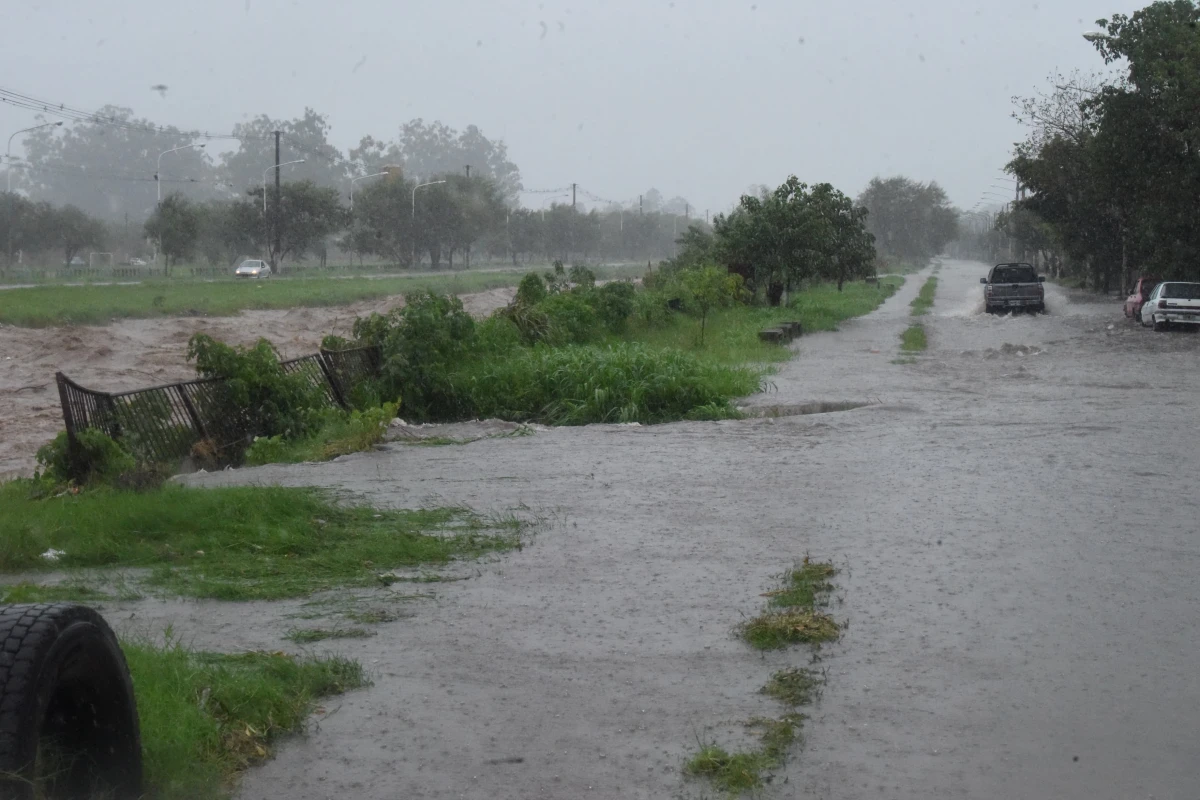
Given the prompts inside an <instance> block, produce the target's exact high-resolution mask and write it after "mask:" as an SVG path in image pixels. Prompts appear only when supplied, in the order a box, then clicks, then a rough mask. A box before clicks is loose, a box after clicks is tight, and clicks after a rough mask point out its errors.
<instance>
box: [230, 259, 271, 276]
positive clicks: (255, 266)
mask: <svg viewBox="0 0 1200 800" xmlns="http://www.w3.org/2000/svg"><path fill="white" fill-rule="evenodd" d="M233 274H234V275H236V276H238V277H239V278H269V277H271V265H270V264H268V263H267V262H265V261H262V260H259V259H254V258H248V259H246V260H245V261H243V262H242V263H240V264H238V268H237V269H235V270H234V271H233Z"/></svg>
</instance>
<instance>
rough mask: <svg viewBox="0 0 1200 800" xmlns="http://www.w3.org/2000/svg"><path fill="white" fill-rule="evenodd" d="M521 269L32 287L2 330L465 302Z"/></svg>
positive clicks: (0, 305) (0, 318)
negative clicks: (421, 298) (392, 302)
mask: <svg viewBox="0 0 1200 800" xmlns="http://www.w3.org/2000/svg"><path fill="white" fill-rule="evenodd" d="M643 271H644V268H642V267H640V266H638V267H622V268H612V269H608V270H605V269H601V270H599V271H598V277H602V278H608V277H631V276H634V275H641V274H642V272H643ZM525 272H526V270H525V269H524V268H519V269H515V270H511V271H504V272H471V271H463V272H455V273H452V274H448V275H421V276H408V277H405V276H402V275H399V276H395V277H386V278H365V277H361V278H330V277H311V278H309V277H305V278H300V277H296V278H292V277H281V278H271V279H269V280H264V281H245V280H242V281H238V280H233V279H220V280H213V281H199V280H176V279H163V278H157V279H154V280H148V281H146V282H145V283H140V284H136V285H132V286H102V285H92V286H61V285H59V286H54V285H48V286H37V287H32V288H26V289H8V290H5V292H4V294H3V296H0V323H4V324H7V325H18V326H21V327H29V328H39V327H45V326H48V325H71V324H75V325H85V324H86V325H95V324H104V323H107V322H110V321H112V320H114V319H121V318H130V317H178V316H228V315H231V314H235V313H237V312H238V311H241V310H243V309H255V308H297V307H302V306H337V305H346V304H349V303H355V302H359V301H361V300H372V299H379V298H383V297H388V296H391V295H397V294H404V293H406V292H414V291H418V290H428V291H435V292H441V293H451V294H463V293H466V292H480V291H485V290H487V289H495V288H499V287H505V286H516V285H517V283H518V282H519V281H520V280H521V277H522V276H523V275H524V274H525Z"/></svg>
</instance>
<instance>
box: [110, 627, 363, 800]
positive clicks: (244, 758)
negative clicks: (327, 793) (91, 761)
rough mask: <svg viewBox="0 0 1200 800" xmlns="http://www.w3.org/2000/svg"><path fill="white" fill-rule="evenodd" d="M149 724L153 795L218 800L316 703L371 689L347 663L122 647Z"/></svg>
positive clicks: (169, 645)
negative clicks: (344, 693) (364, 688)
mask: <svg viewBox="0 0 1200 800" xmlns="http://www.w3.org/2000/svg"><path fill="white" fill-rule="evenodd" d="M123 649H124V651H125V658H126V661H128V663H129V673H130V675H131V676H132V679H133V687H134V694H135V696H136V698H137V704H138V715H139V717H140V719H141V732H142V748H143V757H144V761H145V781H146V796H147V797H154V798H160V799H161V800H176V798H178V800H210V799H211V800H217V799H218V798H226V797H228V796H229V794H230V790H231V787H232V784H233V780H234V778H235V777H236V776H237V774H238V773H239V772H241V771H243V770H245V769H246V768H247V767H250V766H252V765H253V764H256V763H258V762H260V761H263V760H264V759H266V758H268V757H269V756H270V754H271V745H272V744H273V742H274V741H275V740H276V739H278V738H279V737H280V736H282V735H284V734H288V733H295V732H298V731H300V730H302V729H303V728H304V724H305V719H306V718H307V717H308V715H309V714H310V713H311V712H312V711H313V709H314V707H315V705H316V702H317V700H319V699H320V698H322V697H328V696H331V695H336V694H341V693H343V692H346V691H349V690H351V689H357V688H360V687H362V686H366V685H367V684H368V680H367V678H366V676H365V675H364V673H363V669H362V667H361V666H360V665H359V664H358V663H356V662H354V661H349V660H347V659H344V658H337V657H334V658H294V657H291V656H287V655H284V654H282V653H243V654H238V655H219V654H214V653H198V652H193V651H190V650H187V649H186V648H184V647H182V646H181V645H180V644H179V643H178V642H177V641H174V640H173V639H172V638H171V637H170V636H169V635H168V639H167V641H166V642H165V644H163V645H157V644H153V643H148V642H125V643H124V644H123Z"/></svg>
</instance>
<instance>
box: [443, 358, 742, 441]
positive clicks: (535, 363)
mask: <svg viewBox="0 0 1200 800" xmlns="http://www.w3.org/2000/svg"><path fill="white" fill-rule="evenodd" d="M454 382H455V386H456V389H457V392H458V393H459V394H460V395H461V396H462V397H464V398H468V399H469V407H470V408H472V409H473V410H474V412H475V414H476V415H478V416H480V417H497V418H500V419H509V420H514V421H518V422H524V421H535V422H543V423H546V424H551V425H584V424H588V423H593V422H641V423H657V422H667V421H671V420H676V419H682V418H684V417H686V416H687V415H688V414H689V413H691V412H693V411H695V410H697V409H705V412H706V413H707V414H708V415H709V416H716V415H717V413H718V412H721V413H723V414H724V415H725V416H734V415H735V414H736V412H735V411H734V409H733V408H732V407H731V406H730V405H729V401H730V400H731V399H732V398H735V397H741V396H744V395H747V394H751V393H753V392H755V391H757V390H758V388H759V379H758V377H757V375H756V374H755V372H753V371H752V370H749V369H744V368H730V367H722V366H719V365H715V364H709V363H705V362H703V361H700V360H699V359H697V358H696V357H695V356H692V355H689V354H686V353H682V352H679V351H677V350H652V349H650V348H647V347H645V346H643V345H638V344H618V345H614V346H612V347H594V346H593V347H588V346H568V347H560V348H553V349H552V348H545V347H537V348H532V349H531V348H521V349H519V350H516V351H513V352H512V353H511V354H510V355H509V357H507V358H504V359H501V360H498V361H493V360H478V361H474V362H471V363H470V364H467V365H465V366H464V367H463V368H462V369H460V370H459V371H457V372H456V373H455V375H454Z"/></svg>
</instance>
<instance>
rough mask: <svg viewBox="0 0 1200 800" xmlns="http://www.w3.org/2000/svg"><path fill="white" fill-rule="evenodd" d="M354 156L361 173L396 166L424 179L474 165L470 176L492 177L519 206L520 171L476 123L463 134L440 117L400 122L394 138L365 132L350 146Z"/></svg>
mask: <svg viewBox="0 0 1200 800" xmlns="http://www.w3.org/2000/svg"><path fill="white" fill-rule="evenodd" d="M350 159H351V161H352V162H353V163H354V165H355V167H357V169H358V170H359V172H360V173H361V174H363V175H370V174H372V173H375V172H380V171H381V170H383V168H384V167H385V166H389V165H397V166H401V167H403V168H404V173H405V174H406V175H411V176H413V177H414V178H419V179H420V180H421V181H426V180H430V179H432V177H433V176H435V175H442V176H445V175H462V176H464V177H465V176H466V168H467V167H468V166H470V167H471V177H478V178H487V179H488V180H490V181H491V182H492V183H493V184H494V185H495V187H496V190H497V191H498V192H499V193H500V197H501V198H503V200H504V202H506V203H507V204H509V205H510V206H511V205H516V201H517V193H518V192H519V191H520V189H521V171H520V170H519V169H518V168H517V165H516V164H514V163H512V162H511V161H510V160H509V158H508V148H507V146H506V145H505V144H504V142H501V141H495V142H493V141H492V140H490V139H488V138H487V137H486V136H484V135H483V132H482V131H481V130H480V129H479V128H477V127H476V126H474V125H468V126H467V128H466V130H464V131H462V132H461V133H460V132H459V131H457V130H455V129H454V128H451V127H449V126H448V125H444V124H443V123H441V122H436V121H435V122H432V123H426V122H425V121H424V120H423V119H419V118H418V119H414V120H412V121H411V122H407V123H405V124H404V125H402V126H400V131H399V136H398V138H397V139H396V141H394V142H389V141H382V140H378V139H374V138H372V137H370V136H366V137H364V138H363V139H362V140H361V141H360V142H359V145H358V147H356V148H354V149H352V150H351V151H350Z"/></svg>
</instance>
